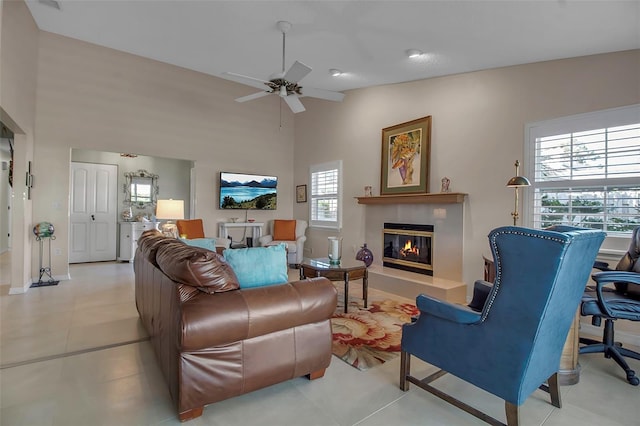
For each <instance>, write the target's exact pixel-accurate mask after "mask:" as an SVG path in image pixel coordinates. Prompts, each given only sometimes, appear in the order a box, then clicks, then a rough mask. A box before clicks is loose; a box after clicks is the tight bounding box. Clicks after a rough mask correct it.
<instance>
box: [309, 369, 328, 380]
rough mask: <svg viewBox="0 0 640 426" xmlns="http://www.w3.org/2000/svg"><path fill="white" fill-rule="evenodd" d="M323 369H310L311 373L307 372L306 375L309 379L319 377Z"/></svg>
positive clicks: (322, 373) (322, 375)
mask: <svg viewBox="0 0 640 426" xmlns="http://www.w3.org/2000/svg"><path fill="white" fill-rule="evenodd" d="M325 371H326V369H325V368H323V369H322V370H318V371H312V372H311V373H309V374H307V377H308V378H309V380H315V379H319V378H320V377H324V372H325Z"/></svg>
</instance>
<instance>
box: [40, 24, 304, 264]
mask: <svg viewBox="0 0 640 426" xmlns="http://www.w3.org/2000/svg"><path fill="white" fill-rule="evenodd" d="M38 66H39V72H38V93H37V108H38V115H37V120H36V130H37V134H38V139H37V141H36V146H35V153H34V174H35V175H36V182H38V183H37V185H36V187H35V188H34V208H33V212H34V213H33V221H34V222H39V221H41V220H45V219H46V220H47V221H50V222H52V223H54V224H56V234H57V237H58V238H57V239H56V245H57V248H61V249H62V255H61V256H54V259H53V262H52V269H53V271H54V274H55V275H64V274H66V273H68V264H67V259H68V223H67V221H68V200H69V190H68V186H69V161H70V159H71V148H74V149H88V150H95V151H108V152H132V153H136V154H140V155H146V156H155V157H164V158H179V159H184V160H189V161H194V162H195V200H196V210H195V212H194V216H195V217H199V218H202V219H203V220H204V224H205V233H206V234H207V235H214V236H215V235H217V221H226V220H227V218H228V217H231V216H237V215H238V212H235V213H229V212H226V211H222V210H219V209H218V208H217V206H218V201H217V197H218V195H217V194H218V188H217V185H218V173H219V172H220V171H222V170H224V171H236V172H254V173H261V174H267V175H275V176H278V178H279V180H278V209H277V210H276V211H257V212H255V213H252V216H253V217H254V218H255V219H256V221H257V222H262V221H267V220H269V219H272V218H277V217H284V218H289V217H291V216H292V214H293V211H292V204H293V196H294V184H293V168H292V164H293V160H294V157H293V151H294V143H293V116H292V114H291V113H290V112H289V111H288V109H287V108H284V109H283V110H282V120H283V121H282V127H281V126H280V108H279V105H278V102H279V98H277V97H275V96H274V97H266V98H262V99H260V100H257V101H255V102H250V103H246V104H239V103H236V102H234V101H233V99H235V98H236V97H239V96H242V95H245V94H247V88H246V87H245V86H242V85H240V84H236V83H232V82H229V81H226V80H222V79H219V78H215V77H211V76H208V75H204V74H201V73H197V72H193V71H188V70H185V69H182V68H179V67H175V66H172V65H168V64H164V63H161V62H157V61H153V60H149V59H144V58H141V57H137V56H134V55H130V54H127V53H122V52H118V51H115V50H111V49H107V48H102V47H98V46H95V45H91V44H88V43H84V42H80V41H77V40H72V39H69V38H66V37H61V36H57V35H54V34H51V33H47V32H41V33H40V49H39V64H38ZM157 173H158V174H160V175H161V174H162V172H161V171H160V172H157ZM38 175H40V176H46V179H38ZM35 255H36V253H35V252H33V253H32V257H34V256H35ZM34 258H35V257H34ZM32 272H33V273H34V274H35V273H36V272H37V271H35V270H32Z"/></svg>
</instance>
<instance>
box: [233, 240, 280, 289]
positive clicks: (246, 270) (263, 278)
mask: <svg viewBox="0 0 640 426" xmlns="http://www.w3.org/2000/svg"><path fill="white" fill-rule="evenodd" d="M224 257H225V259H226V260H227V262H229V264H230V265H231V267H232V268H233V271H234V272H235V273H236V276H237V277H238V282H239V283H240V288H251V287H262V286H267V285H273V284H283V283H286V282H287V281H288V280H289V275H288V272H287V252H286V249H285V245H284V244H278V245H272V246H268V247H252V248H244V249H228V250H225V251H224Z"/></svg>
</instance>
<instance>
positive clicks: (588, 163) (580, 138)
mask: <svg viewBox="0 0 640 426" xmlns="http://www.w3.org/2000/svg"><path fill="white" fill-rule="evenodd" d="M527 133H528V137H527V144H528V147H527V152H528V153H529V154H530V155H529V158H526V159H525V163H526V164H528V165H529V167H528V174H529V178H530V180H531V182H532V188H531V190H529V203H528V205H527V206H526V207H525V212H526V213H528V214H529V218H528V221H527V222H528V223H529V224H530V225H531V226H533V227H536V228H545V227H548V226H551V225H555V224H566V225H573V226H581V227H587V228H596V229H602V230H604V231H607V232H608V233H610V234H611V233H620V234H627V233H630V232H631V230H632V229H634V228H635V227H637V226H640V106H638V105H635V106H632V107H625V108H616V109H613V110H605V111H600V112H595V113H590V114H583V115H579V116H572V117H568V118H565V119H557V120H551V121H549V122H540V123H536V124H535V125H531V126H528V130H527Z"/></svg>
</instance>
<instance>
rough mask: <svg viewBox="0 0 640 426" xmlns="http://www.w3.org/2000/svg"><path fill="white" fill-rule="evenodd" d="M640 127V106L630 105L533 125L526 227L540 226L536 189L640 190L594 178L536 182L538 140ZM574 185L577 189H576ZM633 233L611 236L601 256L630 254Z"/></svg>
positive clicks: (528, 138)
mask: <svg viewBox="0 0 640 426" xmlns="http://www.w3.org/2000/svg"><path fill="white" fill-rule="evenodd" d="M637 123H640V104H634V105H628V106H624V107H618V108H610V109H605V110H600V111H593V112H589V113H584V114H576V115H571V116H567V117H560V118H556V119H551V120H543V121H538V122H534V123H529V124H527V125H526V126H525V134H524V166H525V167H524V172H525V176H527V177H528V178H529V180H530V181H531V186H530V187H529V188H525V189H524V191H523V192H524V194H523V195H524V196H523V216H522V219H523V222H522V223H523V225H524V226H528V227H534V226H536V223H535V212H534V210H535V209H536V205H535V189H536V188H547V189H552V188H554V187H556V188H559V189H564V188H567V187H573V188H580V187H583V188H587V187H590V188H593V187H602V188H605V187H609V188H611V187H616V186H632V185H633V186H639V185H640V182H639V180H638V178H635V177H631V178H606V177H605V178H593V179H576V180H566V181H565V182H566V183H564V182H560V181H554V182H547V183H543V182H542V183H541V182H539V181H536V172H535V163H536V160H537V158H536V139H537V138H542V137H547V136H555V135H562V134H569V133H579V132H584V131H588V130H592V129H604V128H611V127H618V126H625V125H630V124H637ZM572 183H573V185H572ZM630 236H631V232H630V231H629V232H613V231H608V232H607V238H606V240H605V243H604V244H603V249H602V250H601V252H610V253H615V254H621V253H624V252H626V249H627V246H628V244H629V238H630Z"/></svg>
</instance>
